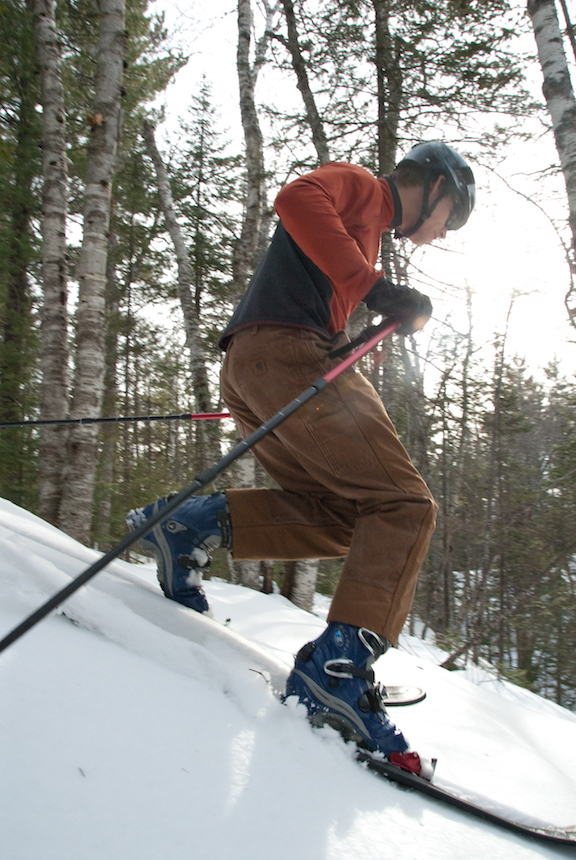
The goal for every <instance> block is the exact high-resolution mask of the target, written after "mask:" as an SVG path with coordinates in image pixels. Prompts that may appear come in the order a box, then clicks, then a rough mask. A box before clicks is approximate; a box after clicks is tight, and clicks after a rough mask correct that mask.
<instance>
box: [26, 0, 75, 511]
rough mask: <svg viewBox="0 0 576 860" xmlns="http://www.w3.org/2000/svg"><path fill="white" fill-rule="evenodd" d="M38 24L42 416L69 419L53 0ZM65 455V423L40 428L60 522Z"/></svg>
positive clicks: (47, 496) (51, 501)
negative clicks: (59, 510) (41, 179)
mask: <svg viewBox="0 0 576 860" xmlns="http://www.w3.org/2000/svg"><path fill="white" fill-rule="evenodd" d="M34 29H35V33H36V53H37V59H38V68H39V70H40V81H41V90H42V161H43V176H44V184H43V187H42V289H43V305H42V383H41V386H40V417H41V418H42V419H43V420H54V419H59V418H60V419H61V418H65V417H66V415H67V413H68V386H69V373H68V359H69V356H68V306H67V305H68V259H67V252H66V216H67V212H68V170H67V162H66V159H67V155H66V128H65V112H64V87H63V85H62V76H61V59H60V47H59V40H58V33H57V30H56V22H55V20H54V0H35V3H34ZM65 458H66V428H65V427H64V426H56V427H44V428H42V430H41V432H40V463H39V487H38V513H39V514H40V516H41V517H43V518H44V519H45V520H48V521H49V522H51V523H56V522H57V521H58V508H59V504H60V495H61V488H62V483H63V482H62V475H63V470H64V463H65Z"/></svg>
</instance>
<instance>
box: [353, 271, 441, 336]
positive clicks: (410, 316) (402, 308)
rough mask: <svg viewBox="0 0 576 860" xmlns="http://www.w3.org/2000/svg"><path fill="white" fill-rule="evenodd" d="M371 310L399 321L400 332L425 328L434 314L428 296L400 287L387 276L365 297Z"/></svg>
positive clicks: (377, 282)
mask: <svg viewBox="0 0 576 860" xmlns="http://www.w3.org/2000/svg"><path fill="white" fill-rule="evenodd" d="M364 302H365V303H366V306H367V307H368V309H369V310H371V311H374V312H375V313H377V314H382V316H384V317H386V318H387V319H388V320H390V322H396V321H397V322H398V323H399V327H398V328H397V329H396V331H397V332H398V333H399V334H414V332H415V331H420V329H422V328H424V326H425V325H426V323H427V322H428V320H429V319H430V317H431V316H432V302H431V301H430V299H429V298H428V296H425V295H423V294H422V293H419V292H418V290H414V289H412V288H411V287H398V286H397V285H396V284H393V283H392V281H389V280H388V279H387V278H379V279H378V280H377V281H376V283H375V284H374V286H373V287H372V289H371V290H370V292H369V293H368V294H367V295H366V296H365V297H364Z"/></svg>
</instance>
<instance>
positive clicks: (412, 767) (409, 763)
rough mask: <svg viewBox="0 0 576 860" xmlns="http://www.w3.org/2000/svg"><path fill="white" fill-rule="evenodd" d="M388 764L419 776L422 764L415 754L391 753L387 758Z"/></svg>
mask: <svg viewBox="0 0 576 860" xmlns="http://www.w3.org/2000/svg"><path fill="white" fill-rule="evenodd" d="M388 760H389V762H390V764H394V765H396V767H401V768H402V770H408V771H410V773H415V774H416V775H417V776H420V772H421V770H422V763H421V761H420V756H419V755H418V753H417V752H391V753H390V755H389V756H388Z"/></svg>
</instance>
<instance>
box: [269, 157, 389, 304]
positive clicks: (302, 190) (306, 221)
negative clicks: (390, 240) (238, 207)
mask: <svg viewBox="0 0 576 860" xmlns="http://www.w3.org/2000/svg"><path fill="white" fill-rule="evenodd" d="M275 207H276V212H277V214H278V216H279V217H280V220H281V221H282V224H283V225H284V227H285V229H286V231H287V232H288V233H289V234H290V236H291V237H292V239H293V240H294V241H295V242H296V244H297V245H298V247H299V248H301V250H302V251H303V252H304V253H305V254H306V256H307V257H309V258H310V259H311V260H312V261H313V262H314V263H315V264H316V265H317V266H318V268H319V269H321V270H322V271H323V272H324V274H325V275H327V277H328V278H329V279H330V281H331V282H332V283H333V284H334V286H335V287H336V289H337V290H338V291H339V292H342V293H343V295H345V296H346V297H347V298H348V299H349V300H351V301H354V302H359V301H361V300H362V299H363V298H364V296H365V295H366V294H367V293H368V292H369V291H370V289H371V288H372V287H373V286H374V284H375V282H376V281H377V280H378V278H379V277H381V275H382V272H381V271H380V270H378V269H376V268H375V264H376V262H377V259H378V252H379V247H380V237H381V233H382V230H383V229H384V228H385V227H386V226H387V224H384V225H383V224H382V217H383V216H382V211H383V190H382V185H381V184H380V183H379V181H378V180H377V179H376V178H375V177H373V176H372V175H371V174H370V173H369V172H368V171H367V170H364V168H361V167H356V166H354V165H351V164H343V163H342V164H340V163H337V162H332V163H329V164H326V165H323V166H322V167H320V168H318V170H315V171H313V172H312V173H309V174H307V175H305V176H302V177H299V178H298V179H295V180H294V181H293V182H290V183H289V184H288V185H286V186H284V188H283V189H282V190H281V191H280V193H279V194H278V197H277V198H276V203H275ZM391 217H392V212H391V213H390V220H391Z"/></svg>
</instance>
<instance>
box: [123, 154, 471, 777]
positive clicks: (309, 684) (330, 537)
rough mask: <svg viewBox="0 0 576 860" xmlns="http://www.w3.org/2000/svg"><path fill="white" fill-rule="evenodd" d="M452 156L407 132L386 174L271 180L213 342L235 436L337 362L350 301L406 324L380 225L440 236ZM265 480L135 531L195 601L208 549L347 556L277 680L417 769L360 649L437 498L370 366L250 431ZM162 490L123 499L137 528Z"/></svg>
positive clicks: (389, 625) (427, 308) (460, 214)
mask: <svg viewBox="0 0 576 860" xmlns="http://www.w3.org/2000/svg"><path fill="white" fill-rule="evenodd" d="M474 200H475V184H474V177H473V174H472V171H471V169H470V167H469V166H468V164H467V163H466V161H465V160H464V159H463V158H462V156H460V155H459V154H458V153H457V152H455V151H454V150H453V149H452V148H450V147H449V146H447V145H446V144H444V143H441V142H438V141H433V142H428V143H420V144H418V145H417V146H415V147H414V148H413V149H412V150H411V151H410V152H409V153H408V154H407V155H406V156H405V157H404V158H403V159H402V160H401V161H400V163H399V164H398V166H397V167H396V169H395V170H394V171H393V172H392V174H391V175H390V176H389V177H388V176H385V177H380V178H375V177H374V176H372V174H370V173H369V172H368V171H366V170H365V169H364V168H361V167H357V166H354V165H352V164H348V163H338V162H331V163H328V164H325V165H323V166H322V167H320V168H318V169H317V170H314V171H313V172H311V173H309V174H307V175H304V176H301V177H299V178H297V179H295V180H294V181H293V182H290V183H289V184H288V185H286V186H285V187H284V188H283V189H282V190H281V191H280V193H279V195H278V197H277V199H276V202H275V208H276V212H277V214H278V216H279V219H280V220H279V223H278V225H277V228H276V231H275V233H274V236H273V238H272V240H271V243H270V245H269V248H268V250H267V252H266V254H265V255H264V257H263V259H262V261H261V263H260V265H259V266H258V268H257V270H256V271H255V273H254V275H253V277H252V279H251V281H250V284H249V286H248V288H247V291H246V293H245V295H244V296H243V298H242V299H241V301H240V303H239V305H238V307H237V308H236V310H235V312H234V314H233V316H232V318H231V320H230V322H229V324H228V326H227V328H226V329H225V331H224V333H223V335H222V338H221V341H220V345H221V347H222V348H223V349H224V350H225V351H226V355H225V359H224V363H223V368H222V374H221V390H222V395H223V398H224V401H225V402H226V404H227V406H228V408H229V410H230V412H231V414H232V416H233V417H234V420H235V422H236V424H237V426H238V429H239V431H240V432H241V434H242V435H243V436H244V437H246V436H247V435H249V434H250V433H252V432H253V431H254V430H255V429H256V428H257V427H259V426H260V425H261V424H262V423H263V422H264V421H266V420H268V419H269V418H270V417H271V416H272V415H274V414H275V413H276V412H277V411H278V410H279V409H281V408H282V407H283V406H285V405H286V404H287V403H289V402H290V401H291V400H293V399H294V398H295V397H296V396H298V395H299V394H300V393H301V392H302V391H303V390H304V389H306V388H307V387H308V386H309V385H310V384H311V382H313V381H315V380H316V379H317V378H318V377H319V376H322V375H324V374H325V373H326V372H327V371H328V370H330V369H331V368H332V367H334V366H335V364H336V363H337V360H335V359H334V358H331V357H330V354H331V353H332V352H333V351H334V350H335V349H337V348H339V347H341V346H342V345H343V344H345V343H347V342H348V338H347V336H346V334H345V333H344V332H345V328H346V323H347V320H348V318H349V316H350V314H351V313H352V311H353V310H354V309H355V308H356V306H357V305H358V304H359V302H360V301H363V302H364V303H365V304H366V305H367V307H368V308H369V309H370V310H371V311H373V312H374V313H375V314H380V315H382V316H383V317H385V318H386V319H387V320H390V321H395V322H397V323H398V324H399V328H398V331H399V332H400V333H401V334H404V335H406V334H412V333H413V332H414V331H416V330H418V329H420V328H422V326H423V325H424V324H425V323H426V322H427V320H428V319H429V317H430V316H431V314H432V305H431V303H430V300H429V298H428V297H427V296H425V295H422V294H421V293H420V292H418V291H417V290H415V289H410V288H408V287H400V286H396V285H394V284H393V283H392V282H391V281H389V280H388V279H387V278H386V277H385V276H384V275H383V273H382V272H381V271H379V270H378V269H377V268H376V266H377V261H378V255H379V248H380V241H381V234H382V232H383V231H385V230H395V231H396V235H399V236H406V237H409V238H410V239H411V241H412V242H413V243H414V244H415V245H425V244H429V243H431V242H433V241H434V240H435V239H438V238H444V237H445V236H446V233H447V231H448V230H457V229H459V228H460V227H462V226H463V225H464V224H465V223H466V221H467V220H468V217H469V215H470V213H471V211H472V208H473V206H474ZM254 453H255V455H256V457H257V459H258V460H259V462H260V463H261V464H262V466H263V467H264V469H265V470H266V471H267V473H268V474H269V475H270V476H271V477H272V478H273V479H274V480H275V481H276V483H277V484H278V486H279V487H280V489H242V490H233V489H230V490H226V492H221V493H215V494H213V495H209V496H196V497H192V498H190V499H188V500H187V501H185V502H184V503H183V504H182V505H181V506H180V507H179V508H177V509H176V510H175V511H174V512H173V513H172V514H171V515H170V517H169V518H168V519H167V520H164V521H163V522H162V523H160V524H159V525H156V526H155V527H154V528H153V530H152V531H151V532H150V533H149V534H148V535H146V540H145V541H144V542H143V543H145V544H146V545H147V546H148V547H149V548H150V549H151V550H152V551H153V552H154V554H155V557H156V560H157V566H158V577H159V580H160V583H161V585H162V588H163V590H164V592H165V594H166V595H167V596H168V597H170V598H172V599H174V600H177V601H179V602H180V603H183V604H184V605H186V606H190V607H192V608H193V609H195V610H197V611H198V612H208V611H209V606H208V603H207V600H206V596H205V593H204V591H203V589H202V586H201V581H202V568H203V567H204V566H205V565H206V564H207V563H208V560H209V552H210V550H211V549H213V548H215V547H217V546H225V547H227V548H228V549H229V550H230V551H231V552H232V553H233V557H234V558H235V559H306V558H335V557H345V562H344V565H343V569H342V574H341V577H340V581H339V583H338V586H337V588H336V592H335V594H334V598H333V600H332V604H331V608H330V612H329V615H328V625H327V627H326V629H325V631H324V632H323V633H322V635H321V636H320V637H319V638H318V639H317V640H315V641H314V642H310V643H308V644H306V645H304V647H303V648H302V649H301V650H300V652H299V653H298V654H297V656H296V659H295V665H294V669H293V671H292V672H291V674H290V676H289V678H288V684H287V690H286V695H287V696H292V695H295V696H297V697H298V699H299V700H300V701H301V702H303V703H304V704H305V705H306V707H307V709H308V712H309V715H310V718H311V720H312V722H314V723H316V724H320V723H323V722H328V723H329V724H331V725H333V726H334V727H336V728H338V729H339V730H340V731H341V732H342V734H343V735H344V736H345V737H347V738H351V739H354V740H356V741H357V742H358V743H360V744H361V745H363V746H364V747H366V748H368V749H370V750H373V751H378V752H381V753H383V754H384V755H385V756H387V757H388V758H389V759H390V760H391V761H394V762H395V763H396V764H398V765H400V766H401V767H404V768H406V769H409V770H412V771H414V772H416V773H420V772H421V762H420V758H419V756H418V755H417V753H414V752H411V751H409V747H408V743H407V742H406V740H405V738H404V736H403V734H402V732H401V731H400V730H399V729H398V728H397V727H396V726H395V725H394V724H393V723H392V721H391V720H390V718H389V716H388V714H387V713H386V711H385V710H384V707H383V705H382V701H381V694H380V690H379V687H378V685H376V684H375V683H374V672H373V669H372V664H373V663H374V661H375V660H377V659H378V657H380V656H382V655H383V654H384V653H385V652H386V651H387V649H388V648H389V647H391V646H394V645H396V643H397V640H398V636H399V634H400V631H401V630H402V627H403V625H404V622H405V620H406V617H407V615H408V613H409V611H410V608H411V604H412V600H413V595H414V590H415V587H416V580H417V576H418V571H419V569H420V566H421V564H422V561H423V559H424V556H425V553H426V551H427V548H428V544H429V541H430V538H431V536H432V533H433V531H434V527H435V518H436V510H437V507H436V504H435V502H434V500H433V498H432V496H431V494H430V491H429V489H428V487H427V486H426V484H425V483H424V481H423V479H422V478H421V476H420V475H419V474H418V472H417V471H416V469H415V467H414V466H413V464H412V462H411V460H410V458H409V456H408V454H407V452H406V451H405V449H404V447H403V446H402V444H401V443H400V441H399V439H398V436H397V434H396V431H395V429H394V427H393V425H392V423H391V421H390V419H389V417H388V415H387V413H386V410H385V408H384V406H383V404H382V401H381V400H380V398H379V396H378V395H377V394H376V392H375V390H374V389H373V387H372V386H371V385H370V383H369V382H368V381H367V380H366V379H365V378H364V377H363V376H362V375H361V374H360V373H359V372H358V371H357V370H356V369H355V368H350V369H348V370H347V371H345V372H344V373H342V374H341V376H339V377H338V378H337V379H336V380H335V381H334V382H333V383H332V384H330V385H329V386H327V388H326V389H325V390H324V391H323V392H322V393H321V394H320V395H319V396H317V397H315V398H314V399H313V400H311V401H309V402H308V403H306V404H305V405H304V406H303V407H301V408H300V409H299V410H298V411H297V412H296V413H295V414H294V415H292V416H291V417H290V418H289V419H287V420H286V421H285V422H284V423H283V424H281V425H280V426H279V427H277V428H276V430H275V431H274V432H273V433H270V434H269V435H267V436H266V437H264V438H263V439H262V440H261V441H260V442H258V443H257V445H256V446H255V449H254ZM165 504H166V499H159V500H158V501H156V502H154V503H152V504H150V505H148V506H147V507H145V508H140V509H137V510H135V511H131V512H130V514H129V515H128V524H129V526H130V527H131V528H136V527H138V526H140V525H141V524H142V523H144V522H145V521H146V519H147V518H148V517H150V516H151V515H152V514H154V513H156V511H157V510H159V509H160V508H161V507H162V506H163V505H165Z"/></svg>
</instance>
